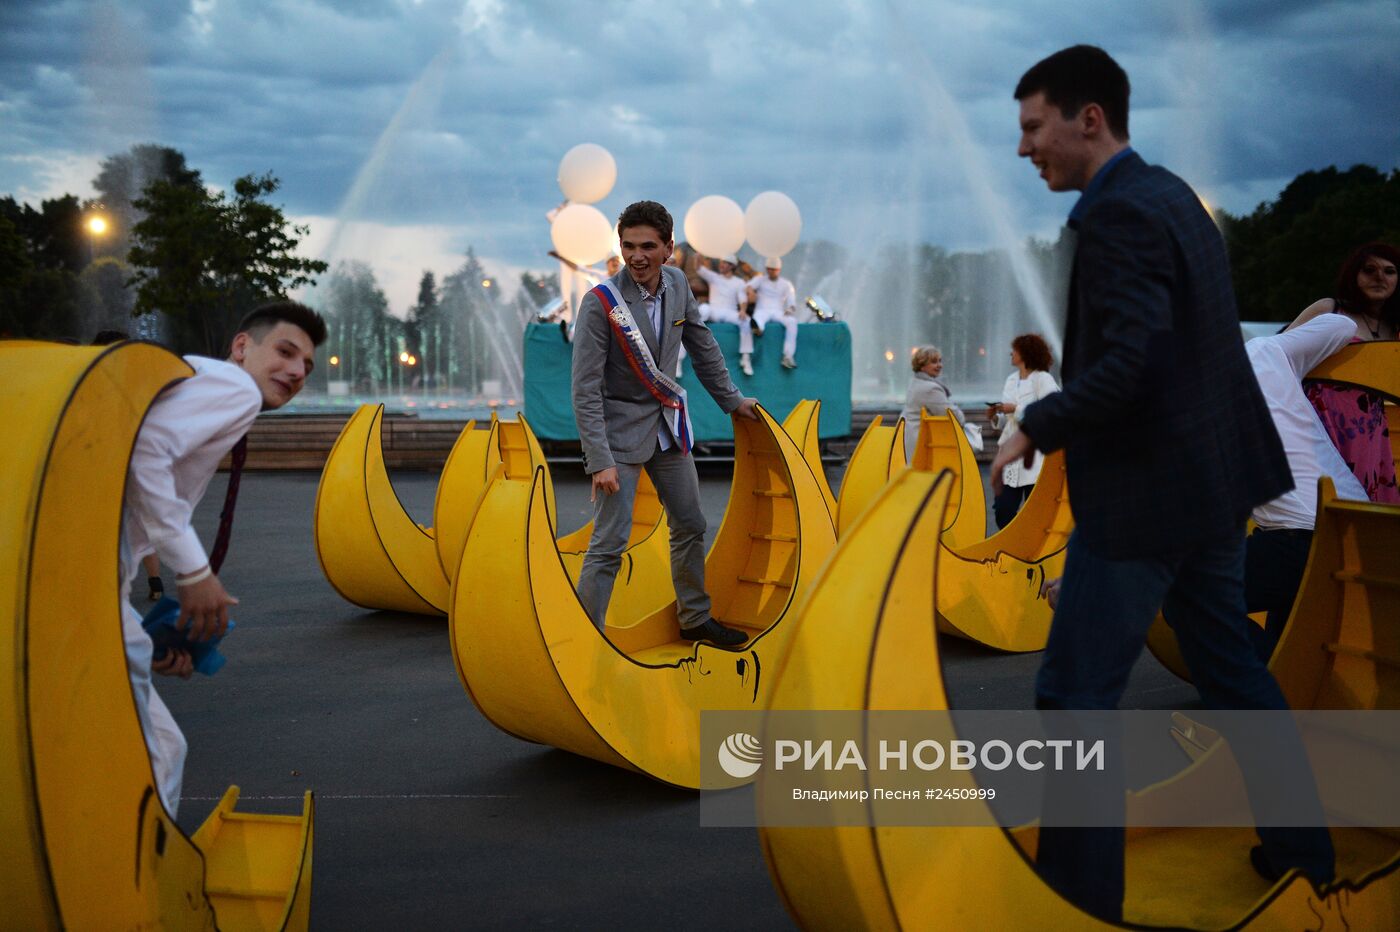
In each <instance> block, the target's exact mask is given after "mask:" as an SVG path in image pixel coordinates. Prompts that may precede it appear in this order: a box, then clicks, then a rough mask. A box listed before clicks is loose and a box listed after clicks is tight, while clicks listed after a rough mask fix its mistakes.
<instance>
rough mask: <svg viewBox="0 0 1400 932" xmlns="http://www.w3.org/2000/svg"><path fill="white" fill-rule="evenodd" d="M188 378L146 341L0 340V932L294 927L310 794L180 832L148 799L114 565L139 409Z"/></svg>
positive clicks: (227, 810)
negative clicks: (293, 807) (2, 481)
mask: <svg viewBox="0 0 1400 932" xmlns="http://www.w3.org/2000/svg"><path fill="white" fill-rule="evenodd" d="M191 372H192V370H191V369H190V368H189V366H188V365H187V364H186V363H185V362H184V361H183V360H182V359H180V358H179V357H177V356H174V355H172V354H171V353H168V352H166V351H165V350H163V349H160V348H159V347H157V346H154V345H151V344H145V343H122V344H118V345H116V346H112V347H103V348H91V347H70V346H61V345H57V344H43V343H33V342H23V341H0V385H3V386H4V389H3V391H4V400H5V409H6V410H7V411H10V412H12V415H13V416H12V417H10V418H9V419H8V427H7V431H6V439H5V443H4V444H3V445H0V470H3V475H4V476H5V477H6V481H7V485H8V489H7V493H6V494H5V495H4V496H0V604H4V605H5V606H6V609H5V610H4V612H3V614H0V671H3V672H0V678H3V679H0V852H3V854H0V890H3V891H4V906H3V909H4V915H5V916H8V917H9V918H8V919H3V920H0V924H3V925H5V926H7V927H13V928H24V929H63V928H69V929H107V928H181V929H183V928H201V929H213V928H215V927H216V926H217V927H218V928H221V929H226V930H243V929H247V930H254V929H294V930H300V929H305V928H306V926H307V921H308V918H309V915H310V905H311V849H312V820H313V815H312V813H313V804H312V798H311V794H310V793H307V794H306V796H305V799H304V802H303V810H302V814H301V815H300V816H295V817H294V816H260V815H252V814H249V813H244V812H239V811H236V810H235V808H234V807H235V803H236V801H237V799H238V788H237V787H231V788H230V789H229V790H228V792H227V794H226V795H225V796H224V799H223V801H222V802H221V803H220V804H219V807H218V808H217V809H216V810H215V811H214V813H212V814H211V815H210V816H209V818H208V820H207V821H206V822H205V823H204V825H203V826H202V827H201V828H200V829H199V830H198V831H197V832H196V833H195V835H194V837H193V838H190V837H189V836H186V835H185V833H184V832H182V831H181V829H180V827H179V825H177V824H176V822H175V820H174V819H172V818H171V817H170V816H169V815H168V814H167V813H166V811H165V809H164V807H163V806H162V805H161V802H160V797H159V794H157V792H156V788H155V780H154V777H153V775H152V773H151V765H150V759H149V757H148V756H147V751H146V744H145V741H144V740H143V738H142V734H141V725H140V722H139V720H138V719H137V714H136V706H135V700H134V698H133V697H132V693H131V682H130V679H129V677H128V675H127V669H126V655H125V652H124V651H123V649H122V638H121V620H120V609H119V605H118V600H119V599H120V585H119V580H118V578H117V577H118V573H117V572H116V567H117V561H118V554H117V551H118V546H119V545H118V541H119V539H120V533H121V511H122V494H123V490H124V488H125V483H126V474H127V469H126V466H127V463H128V461H129V460H130V457H131V449H132V445H133V443H134V442H135V439H136V433H137V431H138V430H139V429H140V426H141V420H142V418H143V417H144V415H145V413H146V409H147V408H148V407H149V406H150V404H151V402H152V401H153V400H154V399H155V397H156V395H157V394H159V393H160V391H161V390H162V389H164V388H165V387H166V386H168V385H170V384H172V383H174V382H177V381H179V380H181V379H184V378H188V377H189V376H190V375H191ZM103 567H106V568H107V569H106V570H105V571H103V570H102V568H103ZM79 581H80V582H81V585H78V584H75V583H77V582H79ZM235 675H236V674H235Z"/></svg>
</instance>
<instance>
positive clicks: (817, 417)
mask: <svg viewBox="0 0 1400 932" xmlns="http://www.w3.org/2000/svg"><path fill="white" fill-rule="evenodd" d="M821 414H822V403H821V401H820V399H803V400H802V401H799V402H798V403H797V404H795V405H793V406H792V410H791V411H789V412H788V416H787V417H785V418H783V430H784V431H785V432H786V433H787V435H788V436H789V437H791V438H792V442H793V443H795V444H797V449H799V450H801V451H802V458H803V459H804V460H806V461H807V466H808V468H810V469H811V470H812V475H813V476H815V477H816V480H817V486H818V487H819V488H821V490H822V498H823V499H825V501H826V510H827V513H829V514H830V515H831V520H832V523H833V524H834V523H835V522H836V496H835V495H832V494H831V484H830V483H828V482H827V481H826V467H824V466H823V465H822V450H821V437H820V435H819V434H818V432H817V425H818V424H819V423H820V421H821Z"/></svg>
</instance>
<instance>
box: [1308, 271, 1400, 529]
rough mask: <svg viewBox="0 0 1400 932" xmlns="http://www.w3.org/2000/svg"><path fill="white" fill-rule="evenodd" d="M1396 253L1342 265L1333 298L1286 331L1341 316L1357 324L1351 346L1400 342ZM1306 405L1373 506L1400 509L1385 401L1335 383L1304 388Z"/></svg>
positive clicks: (1317, 303) (1314, 306)
mask: <svg viewBox="0 0 1400 932" xmlns="http://www.w3.org/2000/svg"><path fill="white" fill-rule="evenodd" d="M1397 267H1400V249H1396V248H1395V247H1394V246H1391V245H1389V244H1387V243H1368V244H1366V245H1365V246H1362V247H1361V248H1360V249H1358V250H1356V252H1354V253H1352V254H1351V257H1350V258H1349V259H1347V261H1346V262H1345V263H1343V264H1342V269H1341V272H1340V273H1338V275H1337V285H1336V289H1335V291H1336V297H1335V298H1323V299H1322V300H1321V301H1315V302H1313V304H1311V305H1310V306H1309V307H1308V308H1307V310H1305V311H1303V313H1301V314H1299V315H1298V319H1297V320H1295V321H1293V323H1291V324H1289V325H1288V326H1289V328H1290V329H1292V328H1293V327H1296V326H1298V325H1299V324H1302V323H1305V322H1307V321H1309V320H1311V319H1313V318H1314V317H1317V316H1318V315H1319V314H1342V315H1345V316H1346V317H1348V318H1350V319H1351V320H1352V322H1354V323H1355V324H1356V336H1355V338H1353V340H1352V342H1353V343H1360V342H1366V341H1371V340H1394V339H1397V337H1400V295H1397V293H1396V281H1397V278H1396V276H1397V272H1396V270H1397ZM1306 391H1307V395H1308V399H1309V400H1310V401H1312V404H1313V407H1314V408H1315V409H1316V410H1317V416H1318V417H1319V418H1321V419H1322V426H1323V427H1324V428H1326V429H1327V435H1328V436H1329V437H1331V438H1332V443H1333V444H1335V445H1336V447H1337V450H1338V451H1339V452H1340V453H1341V454H1342V459H1344V460H1345V461H1346V464H1347V465H1348V466H1349V467H1351V471H1352V472H1353V473H1354V474H1355V475H1356V478H1357V480H1358V481H1360V483H1361V485H1362V486H1363V487H1364V488H1365V489H1366V494H1367V495H1369V496H1370V498H1371V501H1373V502H1385V503H1387V504H1400V490H1397V489H1396V485H1395V457H1394V454H1393V453H1392V452H1391V448H1390V431H1389V430H1388V428H1387V426H1386V417H1385V404H1384V400H1385V399H1384V398H1383V397H1382V396H1381V395H1379V394H1377V393H1375V392H1371V391H1366V390H1365V389H1359V388H1351V387H1349V386H1346V385H1339V384H1337V383H1334V382H1321V381H1318V382H1308V383H1307V386H1306Z"/></svg>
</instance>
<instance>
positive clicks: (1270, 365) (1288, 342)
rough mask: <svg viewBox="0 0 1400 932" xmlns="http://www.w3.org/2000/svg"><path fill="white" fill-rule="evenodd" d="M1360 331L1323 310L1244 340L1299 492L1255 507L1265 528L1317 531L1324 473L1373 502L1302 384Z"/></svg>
mask: <svg viewBox="0 0 1400 932" xmlns="http://www.w3.org/2000/svg"><path fill="white" fill-rule="evenodd" d="M1355 335H1356V324H1355V323H1353V322H1352V321H1351V320H1349V319H1347V318H1346V317H1345V316H1344V315H1342V314H1323V315H1322V316H1321V317H1314V318H1313V319H1312V320H1310V321H1308V322H1307V323H1306V324H1303V325H1302V326H1300V327H1294V328H1293V329H1292V330H1289V331H1287V332H1285V333H1280V334H1277V335H1275V336H1271V337H1256V338H1255V339H1253V340H1250V341H1249V342H1248V343H1246V344H1245V345H1244V350H1245V352H1246V353H1247V354H1248V355H1249V364H1250V365H1251V366H1253V367H1254V376H1255V378H1257V379H1258V380H1259V387H1260V389H1262V390H1263V392H1264V400H1265V401H1267V402H1268V404H1269V416H1270V417H1272V418H1273V419H1274V427H1275V428H1276V429H1277V430H1278V435H1279V439H1281V440H1282V441H1283V452H1284V455H1285V456H1287V457H1288V468H1289V469H1291V470H1292V471H1293V491H1291V492H1286V493H1284V494H1283V495H1280V496H1279V497H1278V498H1276V499H1274V500H1273V501H1271V502H1265V503H1264V504H1262V505H1260V506H1259V507H1257V508H1255V509H1254V513H1253V518H1254V523H1255V524H1257V525H1259V526H1260V527H1262V528H1302V529H1307V530H1312V528H1313V526H1314V525H1315V524H1316V523H1317V480H1318V477H1319V476H1327V477H1328V478H1330V479H1331V480H1332V482H1333V484H1335V485H1336V487H1337V495H1338V497H1340V498H1349V499H1353V500H1355V501H1362V502H1364V501H1367V498H1366V490H1365V489H1363V488H1362V487H1361V483H1360V482H1358V481H1357V480H1356V476H1354V475H1352V472H1351V470H1350V469H1348V468H1347V464H1346V463H1345V462H1343V461H1342V457H1341V454H1339V453H1338V452H1337V448H1336V447H1334V446H1333V445H1332V441H1331V440H1330V439H1328V437H1327V432H1326V431H1325V430H1324V429H1323V427H1322V422H1321V421H1320V420H1318V418H1317V412H1316V411H1314V410H1313V406H1312V403H1311V402H1309V401H1308V399H1307V396H1306V395H1304V394H1303V385H1302V380H1303V376H1305V375H1307V374H1308V373H1309V372H1311V371H1312V370H1313V369H1314V368H1315V367H1316V366H1317V365H1318V363H1320V362H1322V361H1323V360H1324V359H1326V358H1327V357H1328V356H1331V355H1332V354H1333V353H1335V352H1336V351H1337V350H1339V349H1341V348H1342V347H1343V346H1346V345H1347V343H1348V342H1350V340H1351V338H1352V337H1354V336H1355Z"/></svg>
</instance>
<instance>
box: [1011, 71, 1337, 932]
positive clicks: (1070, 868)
mask: <svg viewBox="0 0 1400 932" xmlns="http://www.w3.org/2000/svg"><path fill="white" fill-rule="evenodd" d="M1128 94H1129V85H1128V77H1127V75H1126V74H1125V73H1124V72H1123V70H1122V68H1120V67H1119V66H1118V64H1117V63H1116V62H1115V61H1114V60H1113V59H1112V58H1111V57H1110V56H1109V55H1108V54H1107V53H1106V52H1104V51H1103V50H1102V49H1098V48H1094V47H1092V46H1083V45H1080V46H1074V47H1073V48H1068V49H1064V50H1062V51H1060V52H1057V53H1055V54H1054V55H1051V56H1050V57H1049V58H1046V59H1045V60H1043V61H1041V62H1039V63H1038V64H1036V65H1035V66H1034V67H1032V68H1031V69H1030V70H1029V71H1027V72H1026V74H1025V75H1024V76H1023V77H1022V78H1021V81H1020V83H1019V84H1018V85H1017V87H1016V92H1015V97H1016V99H1017V100H1018V101H1020V123H1021V141H1020V147H1019V154H1020V155H1021V156H1023V157H1025V158H1028V159H1030V160H1031V162H1032V163H1033V164H1034V165H1035V166H1036V167H1037V168H1038V169H1039V170H1040V175H1041V177H1042V178H1043V179H1044V180H1045V183H1046V184H1047V185H1048V186H1049V188H1050V190H1052V191H1071V190H1076V191H1081V192H1083V193H1082V195H1081V196H1080V198H1079V201H1078V203H1076V204H1075V207H1074V210H1073V211H1072V212H1071V213H1070V217H1069V226H1070V228H1071V229H1072V230H1074V231H1076V233H1077V237H1078V242H1077V246H1076V251H1075V257H1074V268H1073V273H1072V277H1071V280H1070V281H1071V284H1070V297H1069V314H1068V322H1067V328H1066V333H1065V351H1064V364H1063V370H1062V371H1063V377H1064V379H1063V381H1064V391H1062V392H1057V393H1056V394H1053V395H1050V396H1048V397H1046V398H1044V399H1042V400H1040V401H1038V402H1036V403H1035V404H1032V405H1030V406H1029V407H1028V408H1027V409H1026V411H1025V413H1024V415H1023V417H1022V420H1021V431H1020V432H1019V433H1018V434H1017V435H1016V437H1014V438H1013V439H1012V440H1011V441H1010V442H1009V443H1008V444H1007V445H1006V446H1005V447H1003V448H1002V449H1001V451H1000V452H999V454H998V456H997V458H996V461H995V462H994V463H993V464H992V472H991V474H992V483H993V486H994V487H996V486H998V485H999V484H1000V483H999V480H1000V477H1001V471H1002V467H1004V466H1005V465H1006V464H1007V463H1009V462H1012V461H1013V460H1015V459H1018V458H1022V457H1025V456H1027V455H1029V454H1030V453H1031V452H1032V451H1033V450H1035V449H1039V450H1042V451H1045V452H1051V451H1054V450H1058V449H1061V448H1063V449H1064V451H1065V466H1066V470H1067V474H1068V481H1069V492H1070V501H1071V502H1073V507H1074V518H1075V531H1074V534H1073V536H1072V537H1071V539H1070V542H1069V547H1068V553H1067V556H1066V562H1065V574H1064V579H1063V583H1062V585H1061V589H1060V594H1059V602H1058V605H1057V608H1056V611H1055V616H1054V621H1053V623H1052V625H1051V629H1050V637H1049V643H1048V644H1047V646H1046V650H1045V655H1044V659H1043V662H1042V664H1041V668H1040V672H1039V674H1038V676H1037V679H1036V705H1037V707H1038V708H1041V709H1116V708H1117V706H1118V701H1119V699H1120V698H1121V696H1122V694H1123V690H1124V687H1125V686H1126V684H1127V680H1128V674H1129V672H1130V671H1131V669H1132V666H1133V663H1134V661H1135V660H1136V659H1137V658H1138V656H1139V655H1140V654H1141V652H1142V648H1143V645H1144V643H1145V639H1146V633H1147V629H1148V626H1149V625H1150V624H1151V622H1152V620H1153V618H1154V617H1155V616H1156V614H1157V611H1158V609H1159V608H1161V610H1162V611H1163V614H1164V615H1165V616H1166V618H1167V620H1168V622H1170V623H1171V624H1172V627H1173V628H1174V630H1175V632H1176V636H1177V639H1178V641H1179V643H1180V645H1181V651H1182V654H1183V656H1184V658H1185V660H1186V662H1187V665H1188V666H1189V667H1190V669H1191V673H1192V677H1193V680H1194V682H1195V684H1196V685H1197V688H1198V689H1199V690H1200V693H1201V697H1202V699H1203V701H1204V702H1205V704H1206V705H1207V706H1209V707H1211V708H1217V709H1267V710H1281V709H1286V708H1287V703H1286V702H1285V700H1284V697H1283V694H1282V692H1281V691H1280V690H1279V687H1278V684H1277V682H1276V681H1275V680H1274V678H1273V676H1272V675H1271V674H1270V673H1269V671H1268V669H1267V668H1266V667H1265V666H1264V664H1263V662H1261V661H1260V660H1259V659H1258V657H1257V656H1256V655H1255V653H1254V651H1253V649H1252V647H1251V642H1250V639H1249V635H1248V628H1247V627H1246V626H1247V625H1248V624H1249V623H1250V622H1249V620H1248V618H1247V617H1246V615H1245V610H1244V588H1243V566H1244V528H1245V520H1246V518H1247V517H1248V515H1249V512H1250V509H1251V508H1253V507H1254V506H1255V505H1257V504H1260V503H1262V502H1265V501H1268V500H1270V499H1272V498H1275V497H1277V496H1278V495H1280V494H1282V493H1284V492H1286V491H1288V490H1289V489H1291V488H1292V487H1293V478H1292V476H1291V474H1290V473H1289V469H1288V463H1287V460H1286V459H1285V457H1284V452H1283V446H1282V444H1281V442H1280V441H1279V437H1278V434H1277V432H1276V431H1275V429H1274V426H1273V423H1272V421H1271V420H1270V417H1269V412H1268V407H1267V406H1266V404H1265V402H1264V398H1263V395H1262V394H1261V392H1260V390H1259V384H1258V382H1257V381H1256V379H1255V377H1254V374H1253V372H1252V370H1251V368H1250V365H1249V360H1248V358H1247V357H1246V355H1245V352H1244V345H1243V342H1242V340H1241V337H1240V329H1239V319H1238V316H1237V313H1236V310H1235V300H1234V293H1233V291H1232V289H1231V285H1230V270H1229V264H1228V261H1227V258H1226V253H1225V245H1224V242H1223V240H1222V239H1221V236H1220V233H1219V231H1218V230H1217V229H1216V227H1215V224H1214V223H1213V222H1212V220H1211V218H1210V215H1209V214H1208V213H1207V212H1206V210H1205V209H1204V207H1203V206H1202V204H1201V202H1200V199H1199V198H1198V197H1197V196H1196V194H1195V193H1194V192H1193V191H1192V190H1191V188H1190V187H1189V186H1187V185H1186V184H1185V182H1183V181H1182V180H1181V179H1180V178H1177V177H1176V176H1175V175H1173V174H1172V173H1171V172H1169V171H1167V170H1166V169H1164V168H1160V167H1157V166H1152V165H1148V164H1147V163H1146V162H1144V161H1143V160H1142V158H1141V157H1139V156H1138V155H1137V154H1136V153H1135V152H1133V150H1132V148H1131V147H1130V146H1129V144H1128ZM998 491H999V490H998ZM1292 737H1293V738H1296V734H1294V735H1293V736H1292ZM1285 743H1286V744H1288V747H1284V748H1282V750H1281V753H1283V754H1284V755H1285V757H1284V759H1285V760H1289V761H1293V762H1297V763H1298V764H1299V766H1301V767H1303V768H1306V758H1305V757H1304V756H1303V753H1302V748H1301V744H1300V743H1297V742H1296V741H1294V740H1292V739H1286V740H1285ZM1274 751H1276V752H1279V751H1280V749H1279V748H1274ZM1295 755H1296V756H1295ZM1246 757H1247V755H1246ZM1272 760H1274V761H1277V760H1278V758H1272ZM1248 763H1249V762H1248V760H1247V759H1242V764H1244V765H1245V768H1246V770H1247V771H1248V769H1249V768H1248ZM1302 773H1304V774H1305V775H1307V774H1308V771H1307V770H1306V769H1304V770H1303V771H1302ZM1245 776H1246V780H1247V781H1249V780H1250V779H1251V774H1250V773H1249V772H1246V774H1245ZM1252 776H1253V778H1254V779H1256V780H1262V779H1267V777H1268V775H1267V774H1259V773H1254V774H1253V775H1252ZM1305 783H1306V784H1307V786H1308V787H1309V792H1308V793H1305V794H1303V795H1304V796H1305V797H1307V798H1305V799H1304V800H1302V801H1301V802H1300V803H1298V807H1297V808H1296V809H1294V808H1293V807H1292V806H1291V805H1290V808H1289V810H1288V813H1289V815H1290V816H1292V815H1293V814H1294V812H1296V813H1297V815H1298V817H1299V821H1298V823H1297V824H1298V825H1311V826H1313V827H1309V828H1284V829H1281V828H1261V829H1260V832H1259V834H1260V839H1261V841H1262V844H1261V845H1260V846H1259V847H1258V848H1256V849H1255V850H1254V851H1253V852H1252V853H1251V860H1252V861H1253V862H1254V864H1255V867H1256V869H1258V870H1259V871H1260V872H1261V873H1264V874H1265V875H1266V876H1278V875H1280V874H1281V873H1283V872H1284V871H1285V870H1287V869H1288V868H1292V867H1298V868H1301V869H1302V870H1303V871H1304V872H1305V873H1306V874H1308V876H1309V877H1310V878H1312V879H1313V880H1314V881H1316V882H1319V883H1321V882H1325V881H1328V880H1330V879H1331V877H1332V872H1333V851H1332V846H1331V841H1330V837H1329V836H1328V834H1327V830H1326V828H1325V827H1323V821H1322V816H1321V807H1320V805H1319V804H1318V803H1317V799H1316V794H1315V791H1312V790H1311V777H1310V775H1309V776H1305ZM1120 798H1121V797H1120ZM1047 800H1048V797H1047ZM1047 805H1048V802H1047ZM1115 805H1116V802H1115ZM1256 815H1258V813H1256ZM1275 824H1277V823H1275ZM1123 844H1124V831H1123V829H1122V828H1121V827H1114V828H1103V827H1099V828H1078V827H1076V828H1045V829H1042V831H1041V833H1040V842H1039V852H1038V858H1037V860H1038V866H1039V870H1040V872H1041V874H1042V876H1043V877H1044V878H1045V879H1046V880H1047V881H1048V882H1049V883H1051V885H1052V886H1054V887H1056V888H1057V889H1058V890H1060V892H1061V893H1063V894H1064V895H1065V896H1066V897H1068V898H1069V899H1071V900H1073V901H1074V902H1075V903H1076V904H1078V905H1080V906H1081V907H1083V908H1085V909H1087V910H1089V911H1090V912H1093V913H1094V914H1095V915H1098V916H1101V917H1103V918H1107V919H1110V920H1116V919H1117V918H1118V917H1119V916H1120V915H1121V912H1122V899H1123Z"/></svg>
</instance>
